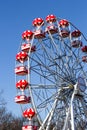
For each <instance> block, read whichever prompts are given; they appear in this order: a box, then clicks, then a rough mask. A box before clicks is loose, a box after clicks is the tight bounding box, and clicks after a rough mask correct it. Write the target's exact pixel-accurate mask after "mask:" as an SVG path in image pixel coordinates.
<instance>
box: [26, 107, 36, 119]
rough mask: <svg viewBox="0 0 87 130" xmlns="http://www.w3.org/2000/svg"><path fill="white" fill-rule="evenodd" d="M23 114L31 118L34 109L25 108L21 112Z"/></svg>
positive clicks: (33, 114)
mask: <svg viewBox="0 0 87 130" xmlns="http://www.w3.org/2000/svg"><path fill="white" fill-rule="evenodd" d="M23 116H24V117H25V118H30V119H31V118H33V117H34V116H35V111H34V110H33V109H32V108H30V109H27V110H25V111H24V112H23Z"/></svg>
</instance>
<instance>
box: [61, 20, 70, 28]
mask: <svg viewBox="0 0 87 130" xmlns="http://www.w3.org/2000/svg"><path fill="white" fill-rule="evenodd" d="M68 26H69V22H68V21H67V20H66V19H62V20H60V21H59V27H62V28H65V27H68Z"/></svg>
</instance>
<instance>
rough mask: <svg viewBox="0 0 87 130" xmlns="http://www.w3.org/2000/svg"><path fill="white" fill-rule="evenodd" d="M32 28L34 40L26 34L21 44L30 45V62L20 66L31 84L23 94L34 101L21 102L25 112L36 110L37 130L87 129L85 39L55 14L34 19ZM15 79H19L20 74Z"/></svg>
mask: <svg viewBox="0 0 87 130" xmlns="http://www.w3.org/2000/svg"><path fill="white" fill-rule="evenodd" d="M33 26H34V27H33V29H32V32H33V36H32V38H31V37H28V38H26V37H27V36H26V35H27V34H26V35H25V38H24V39H22V42H21V46H23V45H24V44H25V43H26V45H30V48H29V50H28V51H27V53H28V59H27V60H26V61H24V62H22V63H21V64H22V66H27V68H28V73H26V74H24V75H23V73H22V75H21V74H20V77H21V78H22V79H26V80H27V81H28V83H29V86H28V88H27V89H26V90H24V91H23V92H24V93H23V92H22V93H23V94H25V95H28V97H29V96H30V98H31V102H29V103H27V104H26V103H23V102H22V104H21V103H20V105H21V108H22V111H24V108H25V107H28V108H30V107H32V108H33V109H34V111H35V117H34V118H33V120H37V122H38V127H37V129H38V130H87V58H86V56H87V47H86V44H87V40H86V38H85V37H84V35H83V34H82V33H81V32H80V31H79V30H78V29H77V28H76V27H75V26H74V25H73V24H72V23H71V22H69V21H67V20H65V19H59V18H57V17H56V16H54V15H48V16H47V17H46V20H43V19H41V18H37V19H35V20H34V21H33ZM33 48H34V49H33ZM19 51H24V50H23V48H22V50H21V47H20V50H19ZM84 56H85V59H84V60H83V57H84ZM19 65H20V63H18V62H17V61H16V66H19ZM15 73H16V72H15ZM23 76H24V77H23ZM15 79H16V82H17V81H18V80H19V79H20V78H19V75H18V74H16V76H15ZM28 130H31V129H28ZM33 130H34V128H33Z"/></svg>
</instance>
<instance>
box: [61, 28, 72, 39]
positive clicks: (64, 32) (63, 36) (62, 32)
mask: <svg viewBox="0 0 87 130" xmlns="http://www.w3.org/2000/svg"><path fill="white" fill-rule="evenodd" d="M69 34H70V31H69V30H67V29H62V30H61V31H60V35H61V37H62V38H67V37H69Z"/></svg>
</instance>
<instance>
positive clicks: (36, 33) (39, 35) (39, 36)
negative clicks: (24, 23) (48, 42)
mask: <svg viewBox="0 0 87 130" xmlns="http://www.w3.org/2000/svg"><path fill="white" fill-rule="evenodd" d="M34 37H35V38H36V39H42V38H45V32H43V31H42V30H41V29H39V30H35V31H34Z"/></svg>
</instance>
